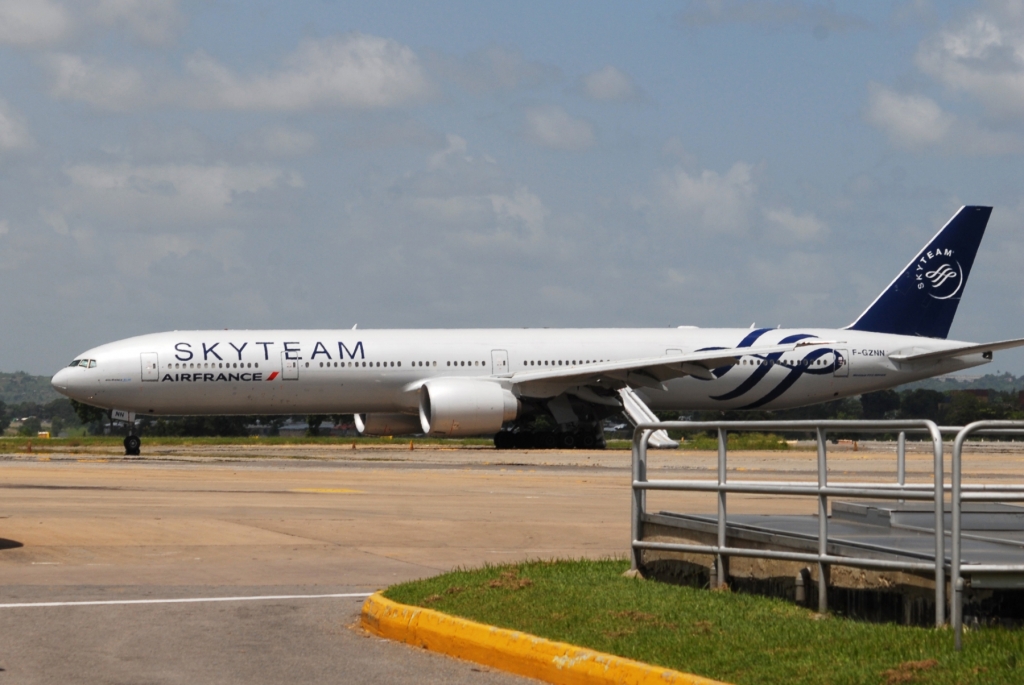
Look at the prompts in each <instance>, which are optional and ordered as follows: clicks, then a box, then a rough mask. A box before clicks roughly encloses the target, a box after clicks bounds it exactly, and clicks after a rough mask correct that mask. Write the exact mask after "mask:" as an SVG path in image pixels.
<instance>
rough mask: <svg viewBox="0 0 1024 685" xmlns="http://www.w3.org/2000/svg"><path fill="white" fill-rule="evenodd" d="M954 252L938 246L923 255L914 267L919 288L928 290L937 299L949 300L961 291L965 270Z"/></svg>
mask: <svg viewBox="0 0 1024 685" xmlns="http://www.w3.org/2000/svg"><path fill="white" fill-rule="evenodd" d="M953 252H954V251H953V250H948V249H942V248H938V249H935V250H929V251H928V252H925V253H924V254H923V255H921V258H920V259H919V260H917V266H916V268H915V269H914V272H915V273H914V279H915V280H916V281H917V289H918V290H927V293H928V295H929V296H930V297H933V298H935V299H936V300H948V299H949V298H951V297H953V296H954V295H956V294H957V293H958V292H960V288H961V286H963V284H964V270H963V268H961V266H960V262H958V261H956V260H955V259H953ZM933 262H935V263H934V264H933Z"/></svg>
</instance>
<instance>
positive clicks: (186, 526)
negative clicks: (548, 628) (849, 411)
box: [0, 442, 1024, 684]
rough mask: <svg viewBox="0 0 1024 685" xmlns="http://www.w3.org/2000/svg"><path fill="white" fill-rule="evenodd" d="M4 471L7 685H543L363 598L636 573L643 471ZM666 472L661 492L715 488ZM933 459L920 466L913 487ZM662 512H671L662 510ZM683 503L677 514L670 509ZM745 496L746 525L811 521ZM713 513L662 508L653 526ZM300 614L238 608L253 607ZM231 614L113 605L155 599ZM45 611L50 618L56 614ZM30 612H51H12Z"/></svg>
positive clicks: (780, 504)
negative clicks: (467, 657)
mask: <svg viewBox="0 0 1024 685" xmlns="http://www.w3.org/2000/svg"><path fill="white" fill-rule="evenodd" d="M19 449H21V451H18V452H16V453H10V454H0V498H2V500H0V501H2V505H0V538H2V539H0V634H2V635H3V636H4V640H3V643H2V647H0V684H2V683H4V682H9V683H65V682H76V683H185V682H188V683H193V682H205V683H254V684H260V683H280V682H284V681H287V682H294V683H321V682H324V683H326V682H331V683H337V682H360V683H524V682H531V681H528V680H525V679H522V678H517V677H514V676H510V675H507V674H504V673H500V672H496V671H490V670H488V669H486V668H484V667H480V666H476V665H474V664H468V663H464V662H460V661H456V660H454V659H450V658H447V657H443V656H438V655H435V654H431V653H427V652H424V651H422V650H418V649H415V648H412V647H408V646H405V645H400V644H394V643H390V642H386V641H383V640H379V639H377V638H374V637H369V636H368V635H367V634H366V633H364V632H363V631H362V630H360V629H359V628H358V627H356V626H355V624H356V623H357V621H358V615H359V609H360V606H361V604H362V601H363V600H362V598H361V596H347V597H346V596H341V597H322V596H321V597H310V596H311V595H351V594H362V593H369V592H372V591H374V590H377V589H381V588H384V587H387V586H389V585H391V584H394V583H398V582H402V581H406V580H412V579H416V578H422V577H427V576H431V575H435V574H438V573H441V572H444V571H448V570H451V569H453V568H456V567H459V566H479V565H482V564H485V563H490V564H498V563H506V562H514V561H521V560H527V559H548V558H579V557H590V558H600V557H625V556H626V554H627V552H628V541H629V496H630V492H629V486H628V483H629V463H630V456H629V453H628V452H625V451H612V450H608V451H583V450H574V451H564V452H562V451H525V452H517V451H500V452H499V451H495V450H493V449H437V448H435V449H416V450H414V451H410V450H409V449H408V445H407V443H397V442H396V444H395V445H393V446H383V447H374V448H372V449H371V448H363V447H359V448H356V449H352V448H351V447H350V446H347V445H332V446H315V445H314V446H267V445H258V444H253V445H242V446H216V447H205V446H204V447H188V446H185V447H157V446H153V447H148V446H146V445H145V444H144V445H143V450H144V456H143V457H142V458H134V459H125V458H124V457H123V456H121V455H119V454H118V451H117V450H115V449H113V448H109V449H105V448H93V449H76V452H75V453H68V452H62V451H60V450H49V451H47V450H46V447H45V445H40V444H39V443H36V444H35V445H34V446H33V451H32V452H31V453H28V452H26V451H24V450H23V449H22V448H19ZM835 452H838V453H835V454H834V455H833V458H832V459H831V460H830V464H831V466H832V471H833V474H834V477H836V478H839V479H841V478H845V477H847V476H849V477H851V478H857V479H860V478H866V477H886V476H887V475H889V476H891V475H893V474H894V473H895V458H894V456H893V455H892V454H890V453H885V452H881V451H876V450H871V449H860V450H859V451H857V452H853V451H852V449H851V448H850V447H849V446H843V445H840V446H838V447H837V448H836V450H835ZM714 463H715V459H714V455H713V454H709V453H694V452H685V451H671V452H652V453H651V464H650V475H651V477H666V478H670V477H693V476H695V475H697V474H704V475H710V474H711V473H713V471H714ZM730 464H731V468H732V471H733V474H735V475H734V476H733V477H743V476H744V475H749V476H754V475H756V476H758V477H767V478H782V479H791V478H795V477H799V478H805V477H807V478H809V477H811V476H812V475H813V473H814V472H815V455H814V452H810V451H789V452H776V453H768V452H761V453H742V452H740V453H736V454H731V455H730ZM1022 466H1024V453H1017V452H1012V451H1010V452H1005V451H1004V452H995V451H991V452H986V451H981V452H979V453H978V454H977V455H974V454H972V455H970V457H969V458H968V459H967V460H966V467H967V471H968V472H969V473H970V474H971V475H972V477H977V478H979V479H983V480H988V481H991V482H1000V481H1003V480H1004V479H1005V480H1008V481H1009V482H1015V481H1017V480H1019V474H1020V473H1021V467H1022ZM930 467H931V457H930V455H929V454H928V453H926V452H923V451H916V450H913V449H912V450H911V451H910V453H909V454H908V471H909V473H910V479H911V480H914V479H920V480H922V481H927V480H928V478H929V477H930ZM659 498H661V499H659ZM662 500H664V501H662ZM815 506H816V505H815V503H814V502H813V501H808V500H794V499H773V500H769V499H766V498H763V497H747V498H740V497H735V498H731V499H730V511H731V512H735V513H810V512H813V511H814V507H815ZM659 507H660V508H665V509H672V510H677V511H688V512H710V511H714V504H713V500H711V499H706V500H705V499H704V498H702V497H701V496H688V498H687V499H686V500H680V495H678V494H676V493H651V501H650V503H649V509H650V510H657V509H658V508H659ZM268 596H271V597H282V596H285V597H288V598H279V599H248V600H244V599H237V598H253V597H268ZM211 598H235V599H228V600H227V601H195V602H176V603H107V604H91V605H75V604H68V603H76V602H90V601H103V602H124V601H130V602H133V601H135V600H166V599H179V600H198V599H211ZM40 603H45V604H48V605H49V606H38V604H40ZM15 604H22V605H37V606H10V605H15Z"/></svg>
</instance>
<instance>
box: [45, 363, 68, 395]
mask: <svg viewBox="0 0 1024 685" xmlns="http://www.w3.org/2000/svg"><path fill="white" fill-rule="evenodd" d="M69 373H70V372H69V371H68V370H67V369H66V368H64V369H61V370H60V371H58V372H57V373H55V374H54V375H53V378H51V379H50V385H52V386H53V389H54V390H56V391H57V392H59V393H60V394H61V395H67V394H68V374H69Z"/></svg>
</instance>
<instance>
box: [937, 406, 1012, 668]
mask: <svg viewBox="0 0 1024 685" xmlns="http://www.w3.org/2000/svg"><path fill="white" fill-rule="evenodd" d="M1020 425H1021V422H1020V421H975V422H974V423H971V424H968V425H967V426H964V427H963V429H961V430H960V432H959V433H957V435H956V440H955V441H954V442H953V459H952V463H951V464H950V470H951V476H952V488H951V502H950V507H951V509H952V519H953V525H952V530H951V531H950V538H951V539H950V547H951V549H950V560H949V582H950V584H951V585H952V586H953V601H952V603H951V604H952V606H951V607H950V613H951V614H952V615H951V617H950V620H951V622H952V623H953V645H954V647H955V649H956V651H958V652H959V651H960V650H962V649H963V635H964V579H963V578H961V577H960V569H961V568H962V566H963V560H962V559H961V554H962V550H963V547H962V545H961V537H962V532H963V526H962V516H963V512H962V509H963V450H964V443H965V442H967V438H969V437H970V436H971V435H972V434H974V433H976V432H978V431H981V430H985V429H998V428H1003V429H1005V432H1006V434H1016V430H1015V429H1019V428H1020Z"/></svg>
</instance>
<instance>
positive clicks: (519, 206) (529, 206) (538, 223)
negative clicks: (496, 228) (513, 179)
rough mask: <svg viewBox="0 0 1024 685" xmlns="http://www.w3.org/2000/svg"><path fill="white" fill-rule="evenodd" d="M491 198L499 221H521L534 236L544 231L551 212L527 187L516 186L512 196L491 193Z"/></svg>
mask: <svg viewBox="0 0 1024 685" xmlns="http://www.w3.org/2000/svg"><path fill="white" fill-rule="evenodd" d="M490 199H491V207H492V208H493V209H494V213H495V215H497V217H498V220H499V222H508V221H511V222H512V223H514V224H515V223H520V224H521V225H522V226H523V227H524V228H525V229H526V231H527V233H529V234H530V235H531V236H532V237H534V238H536V237H539V236H540V235H541V234H542V233H543V232H544V221H545V220H546V219H547V216H548V214H549V212H548V210H547V208H546V207H544V203H543V202H542V201H541V199H540V198H539V197H537V196H536V195H534V194H533V193H531V192H530V191H529V190H528V189H526V188H525V187H522V186H520V187H519V188H516V190H515V192H514V193H513V194H512V195H511V196H508V195H491V197H490Z"/></svg>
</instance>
